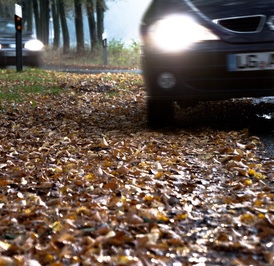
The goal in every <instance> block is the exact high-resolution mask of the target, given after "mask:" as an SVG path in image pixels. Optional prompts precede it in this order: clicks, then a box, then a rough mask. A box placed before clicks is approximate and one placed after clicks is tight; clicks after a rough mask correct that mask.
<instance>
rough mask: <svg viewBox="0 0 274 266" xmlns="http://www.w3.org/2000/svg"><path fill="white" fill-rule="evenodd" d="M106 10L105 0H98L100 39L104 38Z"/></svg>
mask: <svg viewBox="0 0 274 266" xmlns="http://www.w3.org/2000/svg"><path fill="white" fill-rule="evenodd" d="M105 11H106V3H105V0H96V15H97V38H98V40H99V41H101V40H102V39H103V33H104V13H105Z"/></svg>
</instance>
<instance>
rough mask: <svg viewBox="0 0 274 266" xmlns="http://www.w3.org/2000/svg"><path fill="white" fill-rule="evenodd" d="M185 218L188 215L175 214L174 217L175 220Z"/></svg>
mask: <svg viewBox="0 0 274 266" xmlns="http://www.w3.org/2000/svg"><path fill="white" fill-rule="evenodd" d="M186 218H188V214H187V213H181V214H177V215H176V216H175V219H176V220H184V219H186Z"/></svg>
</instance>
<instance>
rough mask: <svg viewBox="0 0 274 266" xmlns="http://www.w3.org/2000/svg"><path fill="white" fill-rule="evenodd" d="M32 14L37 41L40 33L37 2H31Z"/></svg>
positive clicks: (35, 0) (34, 0)
mask: <svg viewBox="0 0 274 266" xmlns="http://www.w3.org/2000/svg"><path fill="white" fill-rule="evenodd" d="M32 3H33V5H32V7H33V13H34V21H35V26H36V36H37V38H38V39H41V31H40V29H39V27H40V22H39V21H40V16H39V7H38V2H37V0H33V2H32Z"/></svg>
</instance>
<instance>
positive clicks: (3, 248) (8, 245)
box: [0, 241, 11, 251]
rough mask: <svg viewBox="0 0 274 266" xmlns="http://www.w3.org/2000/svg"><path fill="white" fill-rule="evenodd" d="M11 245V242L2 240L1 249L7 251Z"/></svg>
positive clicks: (0, 242)
mask: <svg viewBox="0 0 274 266" xmlns="http://www.w3.org/2000/svg"><path fill="white" fill-rule="evenodd" d="M10 246H11V245H10V244H9V243H6V242H3V241H0V250H1V251H7V250H8V249H9V248H10Z"/></svg>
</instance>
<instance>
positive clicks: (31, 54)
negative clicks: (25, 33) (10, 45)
mask: <svg viewBox="0 0 274 266" xmlns="http://www.w3.org/2000/svg"><path fill="white" fill-rule="evenodd" d="M42 58H43V51H28V50H25V49H23V51H22V61H23V65H25V66H33V67H39V66H41V65H42ZM16 64H17V59H16V51H15V50H0V66H1V67H6V66H15V65H16Z"/></svg>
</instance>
